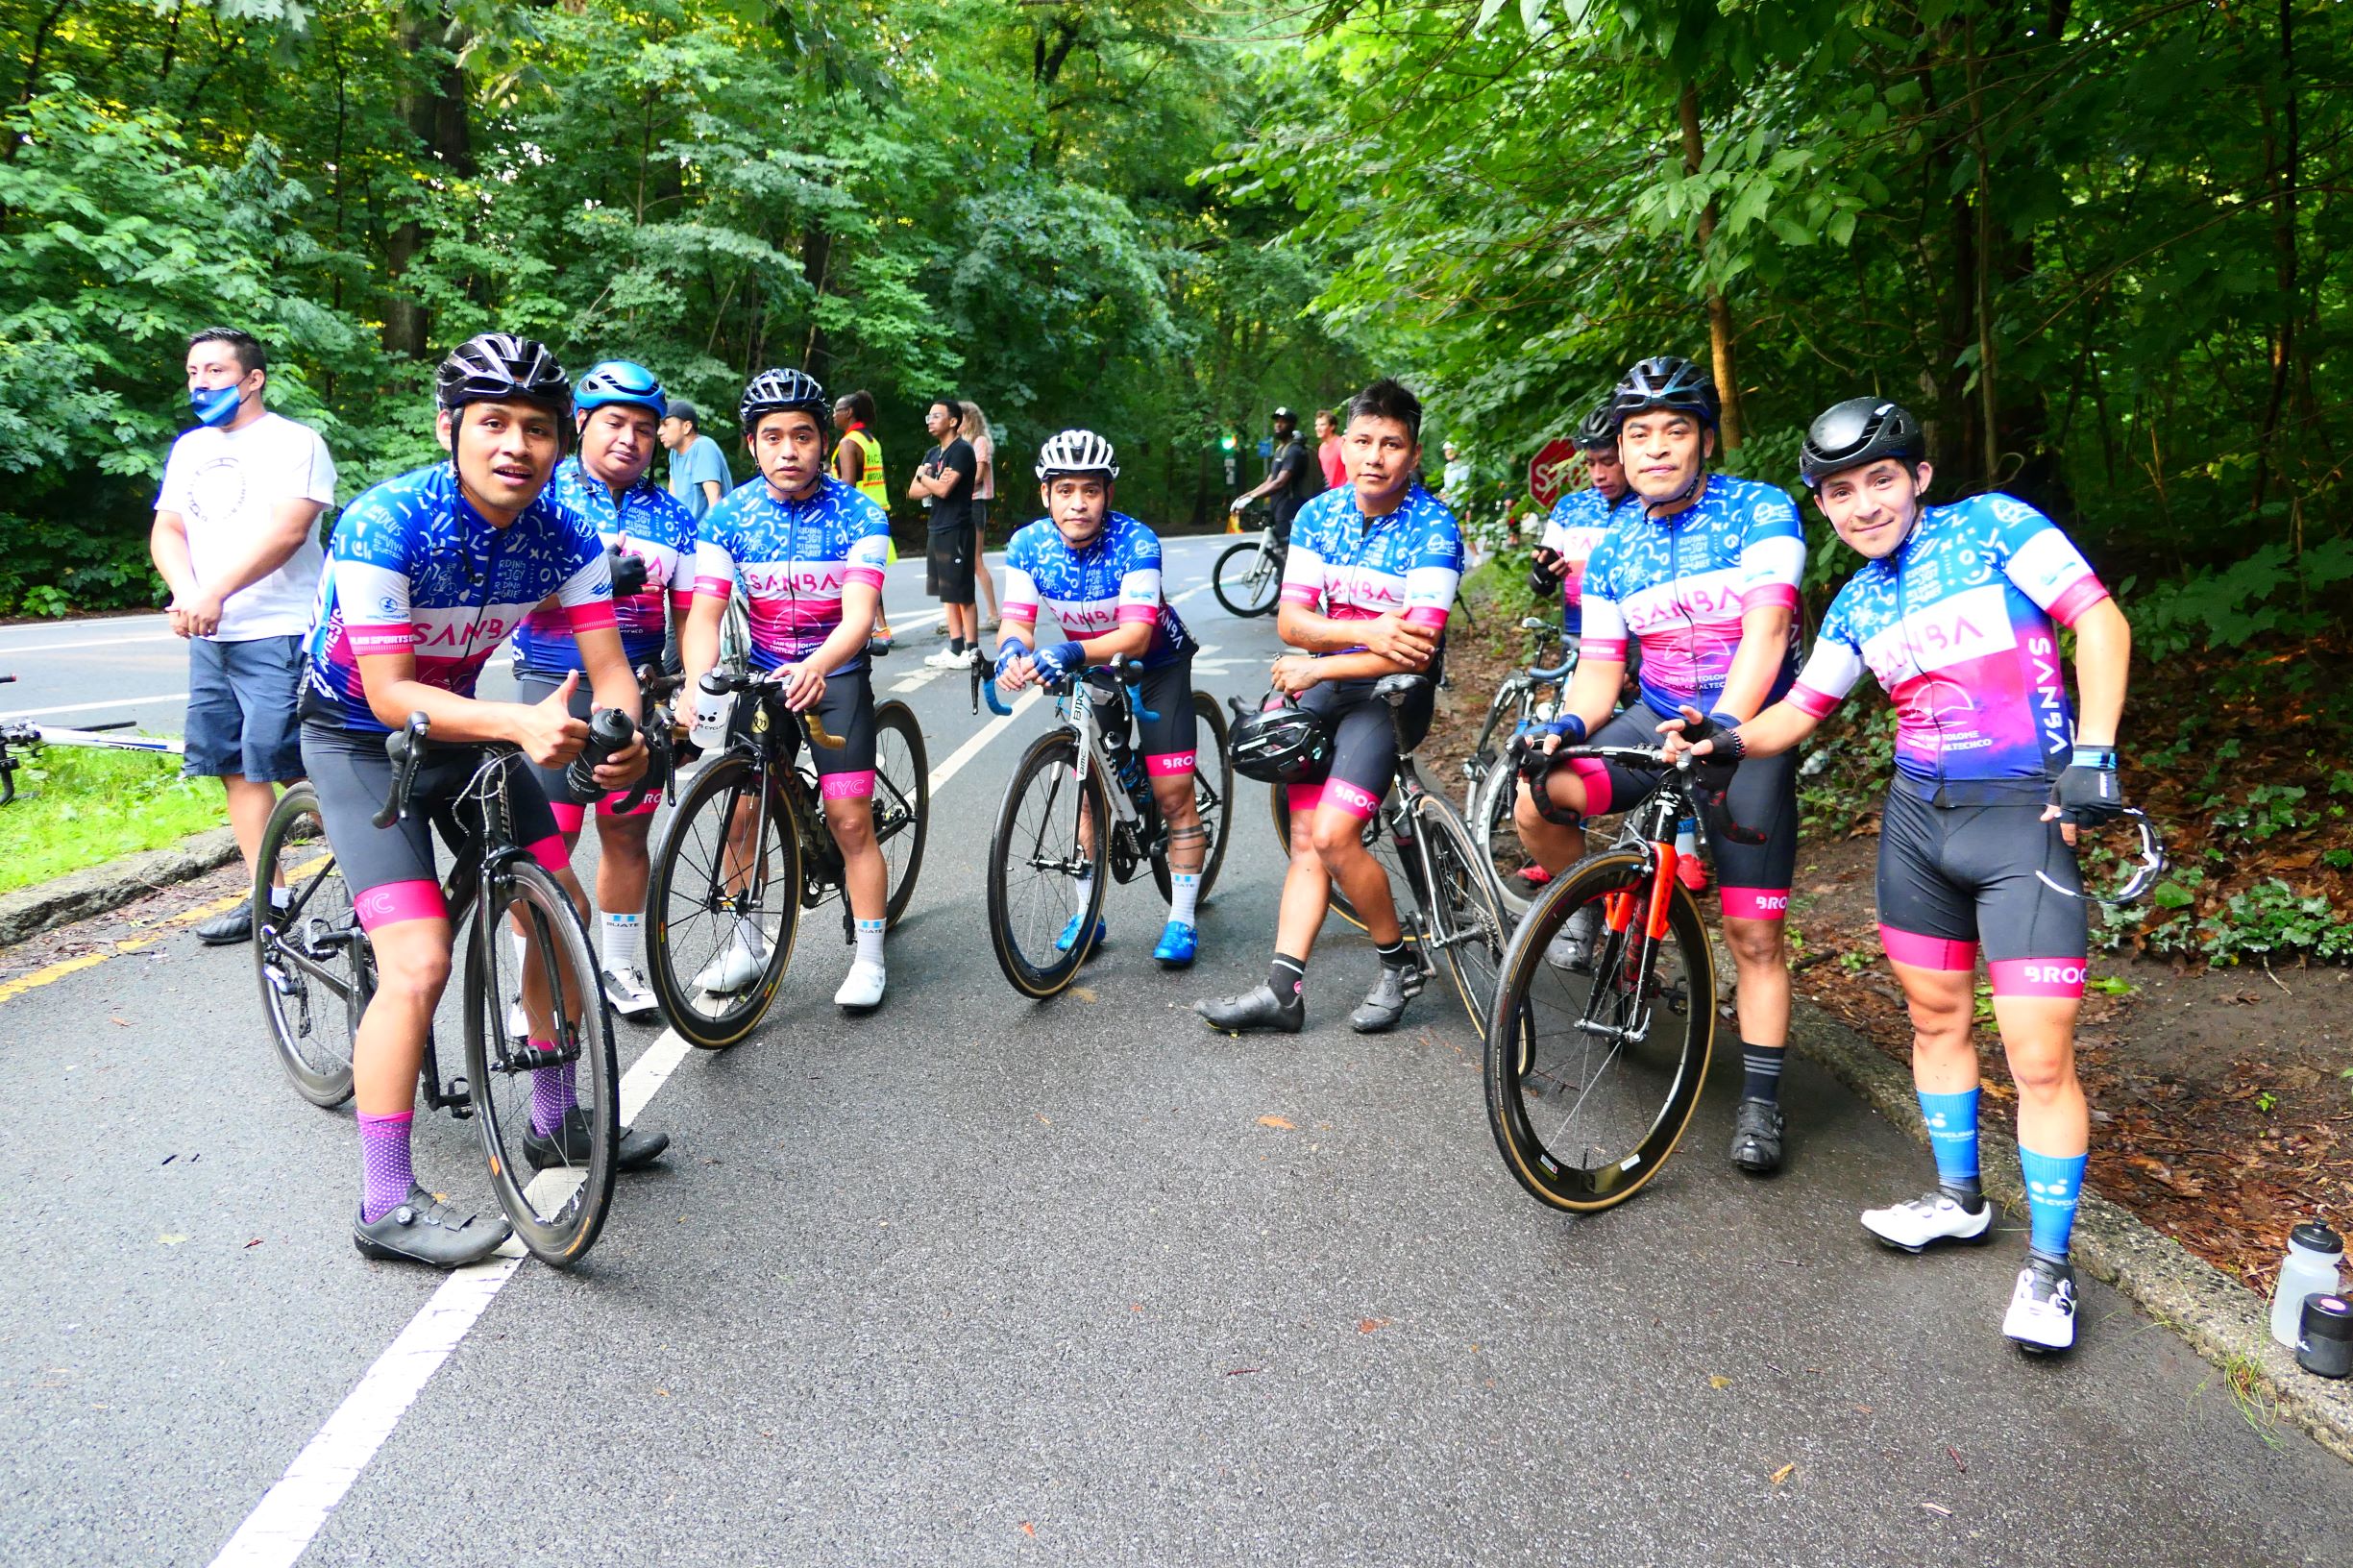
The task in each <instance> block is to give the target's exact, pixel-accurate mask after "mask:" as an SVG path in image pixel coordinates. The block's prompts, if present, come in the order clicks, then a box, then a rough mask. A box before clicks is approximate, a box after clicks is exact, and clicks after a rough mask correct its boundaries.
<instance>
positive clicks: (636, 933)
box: [597, 910, 646, 974]
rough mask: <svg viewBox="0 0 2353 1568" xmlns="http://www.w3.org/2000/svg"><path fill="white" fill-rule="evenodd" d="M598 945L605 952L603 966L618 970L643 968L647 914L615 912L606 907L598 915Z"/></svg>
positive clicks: (618, 971) (614, 970) (615, 971)
mask: <svg viewBox="0 0 2353 1568" xmlns="http://www.w3.org/2000/svg"><path fill="white" fill-rule="evenodd" d="M597 924H598V933H597V945H598V948H599V950H600V951H601V952H602V953H603V955H604V967H605V968H607V969H610V970H611V971H613V972H614V973H616V974H618V973H620V972H621V971H622V970H623V969H642V968H645V967H646V917H645V916H644V914H642V913H631V914H627V915H616V914H614V913H613V912H612V911H611V910H606V911H604V912H603V913H602V914H601V915H599V916H598V917H597Z"/></svg>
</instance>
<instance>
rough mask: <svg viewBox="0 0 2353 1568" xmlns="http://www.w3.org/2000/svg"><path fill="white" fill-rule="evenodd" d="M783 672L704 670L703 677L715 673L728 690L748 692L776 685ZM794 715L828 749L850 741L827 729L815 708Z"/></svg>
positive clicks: (708, 676)
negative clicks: (778, 676) (757, 672)
mask: <svg viewBox="0 0 2353 1568" xmlns="http://www.w3.org/2000/svg"><path fill="white" fill-rule="evenodd" d="M780 673H781V672H780V671H779V670H770V671H765V672H762V673H760V674H752V673H751V672H749V671H747V672H745V673H744V674H734V673H732V672H725V671H719V670H710V671H706V672H704V674H703V678H704V679H705V680H708V679H710V678H711V677H712V676H713V675H717V676H718V677H719V680H720V683H721V684H722V685H723V686H724V687H725V688H726V689H727V690H728V691H730V692H748V691H750V690H752V689H753V688H754V687H757V686H774V685H777V684H779V682H778V680H777V678H776V677H777V675H778V674H780ZM793 717H794V718H796V719H797V720H799V721H800V723H801V726H802V727H803V728H805V729H807V730H808V732H809V739H810V740H812V741H814V742H815V743H816V744H818V745H819V746H821V747H824V748H825V749H826V750H828V751H839V750H841V749H842V748H843V747H845V746H847V745H848V744H849V743H848V742H846V741H845V740H843V739H842V738H841V737H840V736H838V735H836V734H835V733H834V732H833V731H831V730H829V729H827V728H826V727H825V721H824V720H822V719H820V718H819V717H818V716H817V713H816V711H815V710H814V709H812V710H811V711H809V712H806V713H802V712H797V711H796V712H795V713H794V714H793Z"/></svg>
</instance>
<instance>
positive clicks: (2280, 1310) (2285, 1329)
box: [2271, 1219, 2344, 1350]
mask: <svg viewBox="0 0 2353 1568" xmlns="http://www.w3.org/2000/svg"><path fill="white" fill-rule="evenodd" d="M2341 1262H2344V1243H2343V1242H2342V1241H2341V1240H2339V1239H2338V1237H2337V1233H2336V1232H2335V1231H2332V1230H2330V1229H2329V1228H2328V1227H2327V1226H2326V1225H2323V1224H2321V1223H2320V1222H2319V1221H2318V1220H2316V1219H2308V1220H2306V1221H2305V1222H2304V1223H2303V1224H2301V1225H2298V1226H2297V1227H2296V1228H2295V1229H2294V1230H2292V1231H2291V1232H2289V1233H2288V1257H2287V1260H2286V1261H2285V1262H2282V1263H2281V1264H2280V1265H2279V1284H2278V1285H2277V1286H2274V1287H2273V1289H2272V1291H2271V1337H2272V1338H2274V1339H2276V1340H2278V1341H2279V1342H2280V1343H2281V1344H2283V1345H2286V1346H2287V1347H2288V1348H2289V1349H2290V1350H2293V1349H2295V1346H2296V1340H2297V1338H2298V1337H2299V1336H2300V1335H2302V1333H2303V1318H2304V1298H2305V1297H2306V1296H2333V1295H2337V1294H2338V1293H2339V1290H2338V1286H2337V1268H2338V1265H2339V1264H2340V1263H2341Z"/></svg>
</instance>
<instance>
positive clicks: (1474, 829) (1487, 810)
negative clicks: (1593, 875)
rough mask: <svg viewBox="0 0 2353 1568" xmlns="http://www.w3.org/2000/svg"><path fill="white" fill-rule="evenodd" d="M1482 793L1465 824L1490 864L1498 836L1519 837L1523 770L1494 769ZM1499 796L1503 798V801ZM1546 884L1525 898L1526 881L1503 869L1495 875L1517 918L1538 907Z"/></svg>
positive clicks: (1498, 891)
mask: <svg viewBox="0 0 2353 1568" xmlns="http://www.w3.org/2000/svg"><path fill="white" fill-rule="evenodd" d="M1479 793H1480V803H1479V809H1478V811H1477V812H1476V813H1475V814H1474V815H1473V816H1471V817H1470V818H1468V819H1466V820H1465V821H1464V824H1463V825H1464V826H1466V827H1469V828H1470V829H1471V836H1472V838H1474V839H1476V840H1478V841H1479V847H1480V849H1481V851H1482V852H1483V854H1484V855H1485V856H1486V862H1487V864H1488V865H1489V866H1493V865H1494V864H1495V847H1494V846H1495V835H1496V834H1498V833H1509V834H1511V835H1513V836H1514V837H1515V838H1516V837H1517V836H1518V834H1519V828H1518V826H1517V825H1516V823H1515V821H1514V820H1513V817H1512V813H1513V812H1514V811H1515V810H1516V809H1517V807H1518V802H1519V770H1517V769H1516V768H1503V767H1500V766H1499V767H1498V768H1496V769H1494V770H1492V771H1490V772H1488V774H1487V779H1486V782H1485V784H1484V785H1483V786H1482V788H1481V790H1480V792H1479ZM1498 796H1500V797H1501V799H1500V801H1499V800H1498ZM1546 885H1547V884H1544V883H1538V884H1537V885H1536V890H1535V891H1534V892H1532V893H1531V894H1528V895H1527V896H1525V897H1522V896H1520V894H1519V888H1520V887H1522V886H1526V884H1525V883H1521V882H1519V879H1518V878H1516V877H1507V876H1505V875H1504V874H1503V873H1502V872H1500V871H1498V872H1497V873H1496V875H1495V890H1496V894H1497V896H1499V897H1500V898H1502V900H1503V904H1504V913H1505V914H1507V915H1508V916H1510V917H1512V918H1513V919H1525V918H1526V917H1527V915H1528V912H1529V910H1531V909H1532V908H1533V907H1535V902H1536V900H1537V899H1538V898H1541V897H1542V896H1544V893H1543V889H1544V887H1545V886H1546Z"/></svg>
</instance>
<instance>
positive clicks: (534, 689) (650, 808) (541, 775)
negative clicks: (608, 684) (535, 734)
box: [515, 670, 662, 833]
mask: <svg viewBox="0 0 2353 1568" xmlns="http://www.w3.org/2000/svg"><path fill="white" fill-rule="evenodd" d="M563 683H564V681H563V677H562V676H560V675H549V674H541V673H539V672H538V671H535V670H531V671H517V672H516V673H515V684H516V686H517V688H518V690H519V691H520V692H521V694H522V695H521V696H519V697H518V698H516V700H517V701H519V702H544V701H546V700H547V699H548V696H549V694H550V693H551V692H553V691H554V690H555V689H556V688H557V687H559V686H561V685H563ZM596 707H597V694H596V693H594V692H592V691H590V690H589V689H588V682H587V681H585V680H583V681H581V682H580V686H579V689H578V690H577V691H576V692H574V693H573V694H572V716H573V717H574V718H575V719H580V720H585V719H587V718H588V716H589V715H590V714H592V713H594V712H595V711H596ZM527 766H528V767H529V768H530V770H531V773H532V775H533V776H534V777H536V778H537V779H538V780H539V793H540V794H542V795H544V796H547V797H548V805H549V807H550V809H551V810H552V811H553V812H554V813H555V825H556V826H557V827H559V828H561V829H563V830H564V831H565V832H567V833H577V832H578V831H579V830H580V826H581V824H582V823H583V822H584V821H587V818H588V808H589V806H590V805H592V804H593V805H595V806H596V808H597V815H598V816H600V817H618V816H620V815H621V813H620V811H619V810H618V809H617V808H618V807H619V806H620V804H621V802H622V801H624V800H625V799H627V798H628V796H629V794H630V791H629V790H615V791H613V792H612V793H611V794H609V795H607V794H604V793H602V792H599V793H598V794H596V795H593V796H583V795H582V794H581V793H580V792H579V791H577V790H576V789H574V788H573V787H572V778H571V770H570V769H569V768H542V767H540V766H539V765H538V764H537V763H531V764H528V765H527ZM634 788H635V786H631V789H634ZM661 804H662V793H661V791H660V790H659V789H650V790H648V791H647V792H646V798H645V799H644V801H642V802H641V803H640V804H639V805H638V807H637V809H636V810H634V811H632V812H630V813H629V815H630V816H632V817H650V816H651V815H652V814H653V813H654V812H655V811H656V810H658V809H660V807H661Z"/></svg>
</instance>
